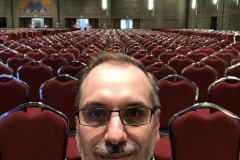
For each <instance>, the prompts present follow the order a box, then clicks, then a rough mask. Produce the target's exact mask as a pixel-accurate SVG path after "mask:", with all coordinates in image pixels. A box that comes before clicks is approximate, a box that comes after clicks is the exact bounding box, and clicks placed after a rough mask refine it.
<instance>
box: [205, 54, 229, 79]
mask: <svg viewBox="0 0 240 160" xmlns="http://www.w3.org/2000/svg"><path fill="white" fill-rule="evenodd" d="M200 62H203V63H205V64H207V65H209V66H211V67H213V68H214V69H215V70H216V71H217V78H218V79H220V78H222V77H224V72H225V69H226V68H227V63H226V61H225V60H224V59H222V58H220V57H218V56H215V55H211V56H207V57H205V58H203V59H202V60H201V61H200Z"/></svg>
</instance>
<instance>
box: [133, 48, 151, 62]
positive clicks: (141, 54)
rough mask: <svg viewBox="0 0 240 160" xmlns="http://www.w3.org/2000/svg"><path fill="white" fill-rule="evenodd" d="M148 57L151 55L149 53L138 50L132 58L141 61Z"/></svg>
mask: <svg viewBox="0 0 240 160" xmlns="http://www.w3.org/2000/svg"><path fill="white" fill-rule="evenodd" d="M147 55H149V53H148V52H147V51H145V50H138V51H137V52H135V53H133V54H132V55H131V57H133V58H135V59H139V60H140V59H142V58H144V57H146V56H147Z"/></svg>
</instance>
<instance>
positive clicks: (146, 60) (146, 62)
mask: <svg viewBox="0 0 240 160" xmlns="http://www.w3.org/2000/svg"><path fill="white" fill-rule="evenodd" d="M139 61H140V62H141V63H142V64H143V65H144V66H145V67H147V66H149V65H151V64H153V63H155V62H161V61H160V60H159V59H158V58H156V57H154V56H153V55H147V56H145V57H143V58H141V59H140V60H139Z"/></svg>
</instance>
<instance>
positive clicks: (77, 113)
mask: <svg viewBox="0 0 240 160" xmlns="http://www.w3.org/2000/svg"><path fill="white" fill-rule="evenodd" d="M134 108H145V109H148V110H151V112H150V114H151V116H150V118H149V121H148V122H145V123H141V124H128V123H124V121H123V120H122V116H121V114H120V113H121V111H124V110H128V109H134ZM90 109H93V108H88V109H78V110H77V111H76V116H77V118H78V123H79V124H80V125H83V126H91V127H99V126H104V125H106V124H107V123H108V122H109V120H110V117H111V113H112V112H118V114H119V118H120V119H121V122H122V124H124V125H128V126H141V125H146V124H149V123H151V120H152V115H153V114H154V113H155V111H156V109H155V110H154V109H152V108H148V107H130V108H124V109H118V110H108V109H102V108H94V109H102V110H105V111H107V112H108V118H107V120H106V122H105V123H103V124H100V125H89V124H83V123H81V122H80V118H79V112H80V111H83V110H90Z"/></svg>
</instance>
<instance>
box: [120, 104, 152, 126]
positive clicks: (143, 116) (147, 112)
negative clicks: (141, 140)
mask: <svg viewBox="0 0 240 160" xmlns="http://www.w3.org/2000/svg"><path fill="white" fill-rule="evenodd" d="M120 115H121V118H122V121H123V123H124V124H127V125H142V124H147V123H150V122H151V117H152V116H151V115H152V114H151V109H149V108H144V107H143V108H128V109H124V110H121V111H120Z"/></svg>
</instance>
